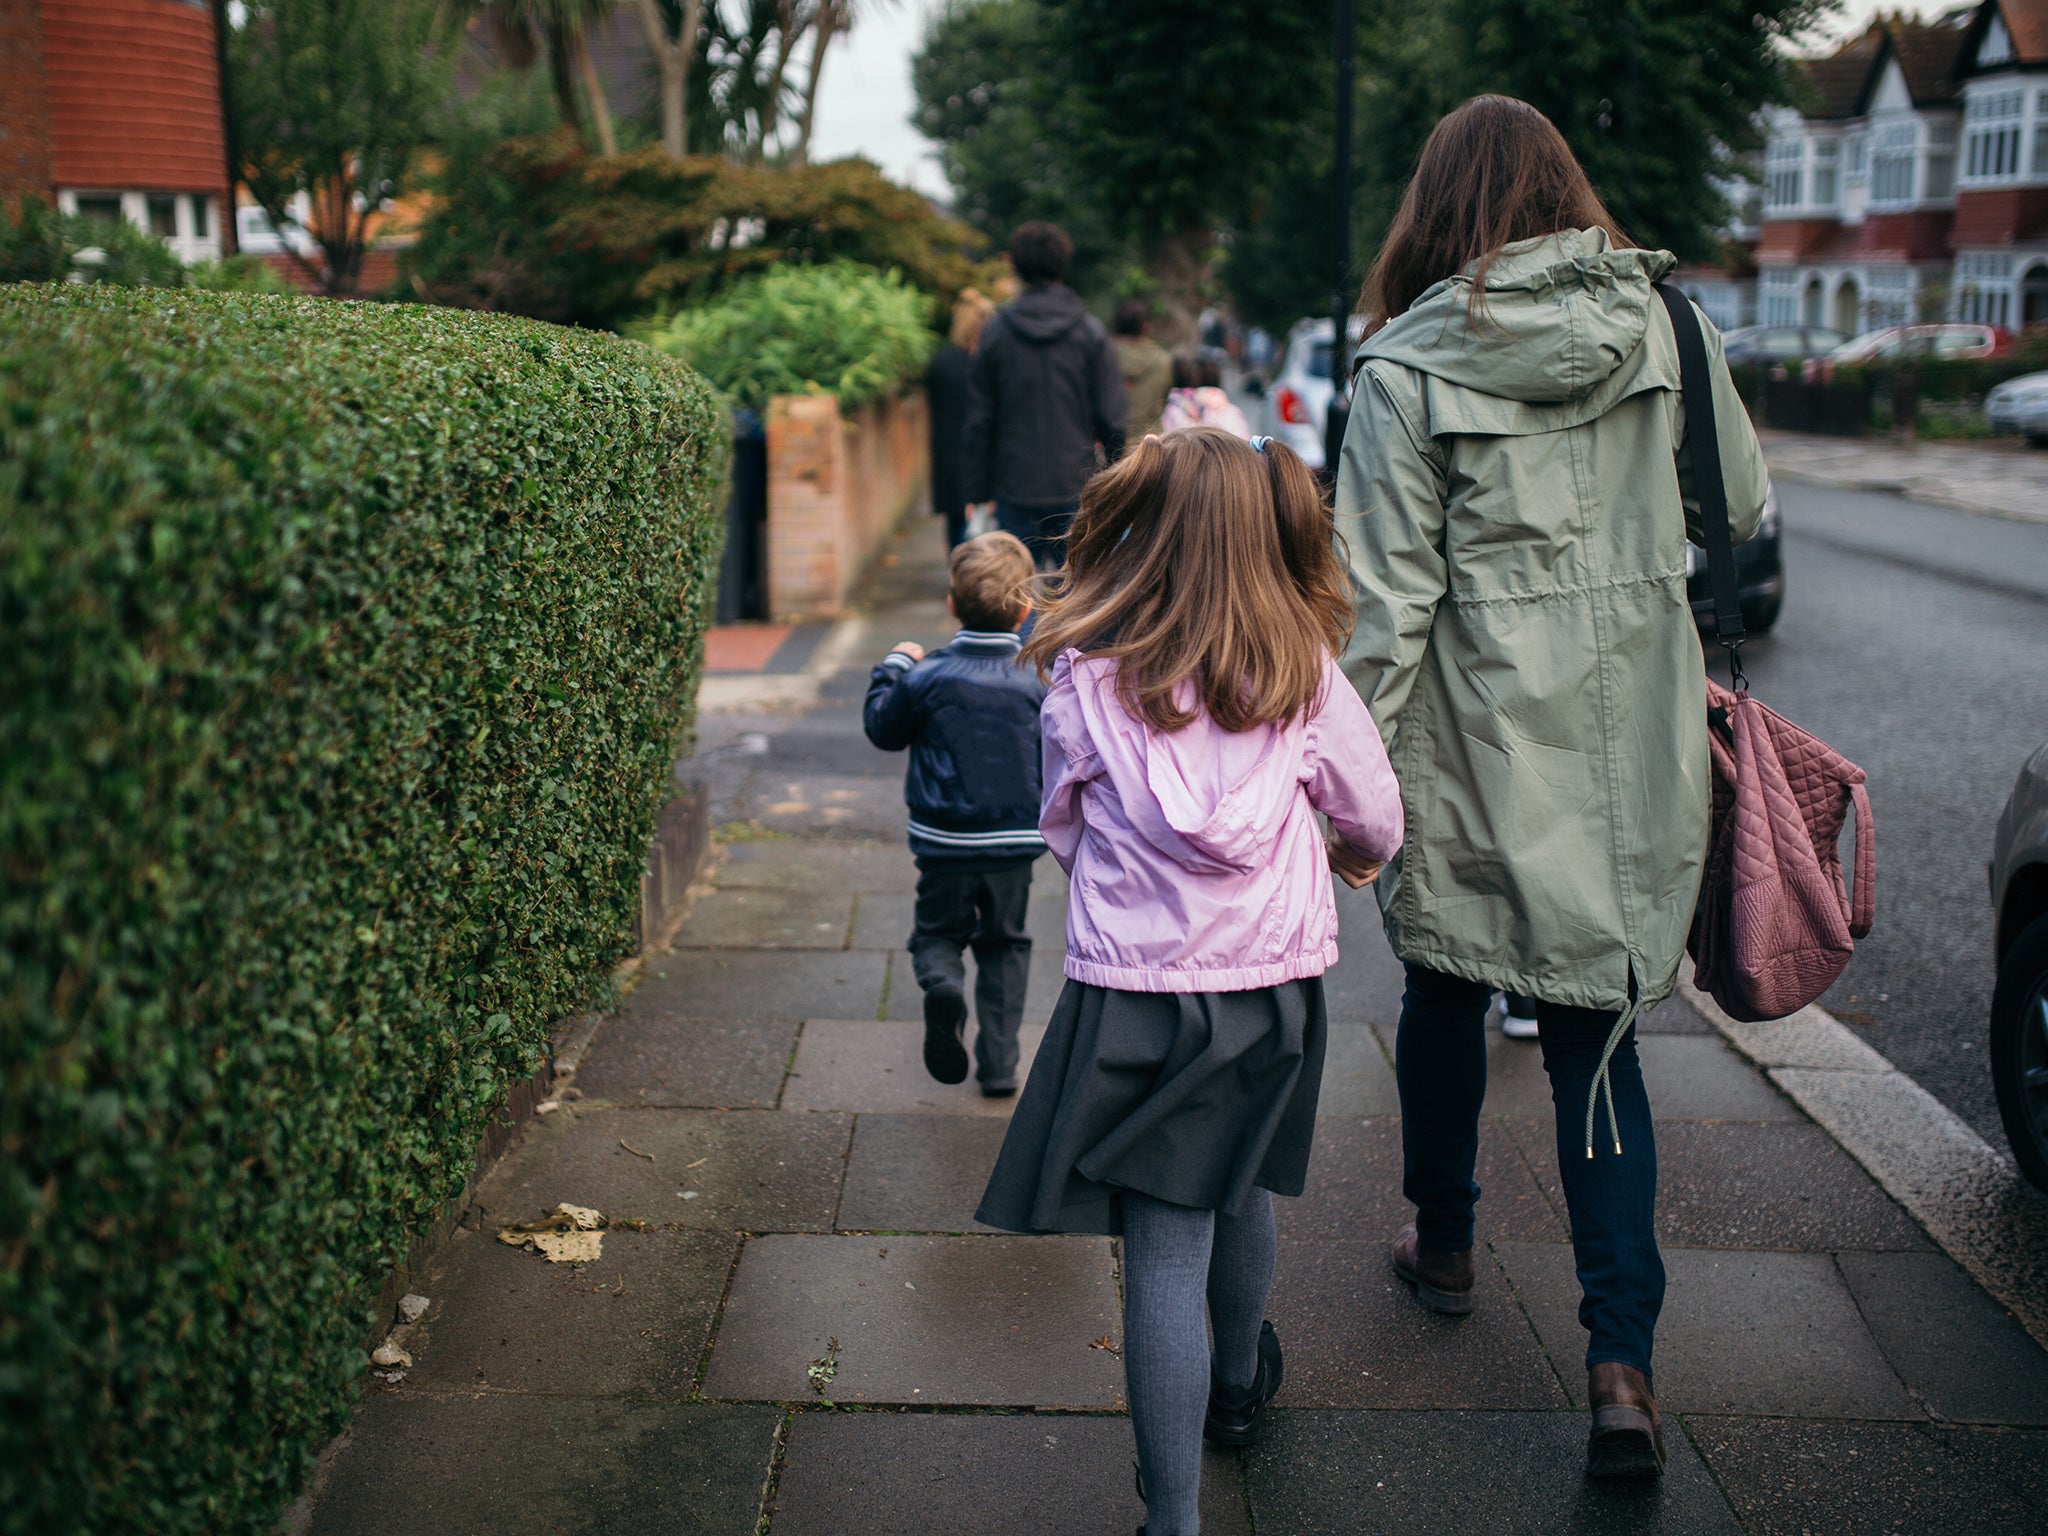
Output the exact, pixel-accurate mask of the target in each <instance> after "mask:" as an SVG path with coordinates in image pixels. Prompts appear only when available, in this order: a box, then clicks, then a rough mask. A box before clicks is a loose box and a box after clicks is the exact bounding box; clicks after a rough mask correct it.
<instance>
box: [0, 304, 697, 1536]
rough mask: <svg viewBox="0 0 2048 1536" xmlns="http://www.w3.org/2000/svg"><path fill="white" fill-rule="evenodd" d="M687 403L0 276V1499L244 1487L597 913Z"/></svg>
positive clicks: (675, 384)
mask: <svg viewBox="0 0 2048 1536" xmlns="http://www.w3.org/2000/svg"><path fill="white" fill-rule="evenodd" d="M723 443H724V437H723V432H722V430H721V424H720V421H719V419H718V416H717V413H716V407H715V404H714V399H713V396H712V395H711V392H710V391H709V390H708V389H707V388H706V387H705V386H704V385H703V383H702V382H701V381H700V380H698V379H697V378H696V377H695V376H694V375H692V374H691V373H690V372H689V371H688V370H687V369H685V368H683V367H682V366H680V365H679V364H676V363H674V362H672V361H670V360H667V359H664V358H661V357H658V356H656V355H655V354H654V353H652V352H650V351H649V350H648V349H646V348H645V347H642V346H640V345H638V344H636V343H632V342H628V341H624V340H621V339H619V338H617V337H613V336H605V335H599V334H593V333H584V332H572V331H564V330H558V329H556V328H554V327H551V326H547V325H542V324H538V323H535V322H531V321H525V320H515V319H510V318H507V317H503V316H491V315H480V314H473V313H465V312H458V311H447V310H427V309H416V308H409V307H408V308H401V307H385V306H375V305H366V304H337V303H332V302H327V301H320V300H306V299H292V298H275V297H266V296H250V295H226V294H195V293H191V292H160V291H141V292H137V291H132V290H115V289H106V288H79V287H66V286H17V287H13V288H0V647H4V653H5V656H6V665H5V666H4V667H0V1074H4V1076H0V1528H4V1529H5V1530H6V1531H9V1532H23V1533H25V1532H29V1531H34V1532H37V1533H39V1536H48V1533H54V1532H66V1531H95V1532H110V1531H126V1530H146V1531H150V1532H155V1533H173V1532H202V1531H203V1532H209V1533H212V1532H227V1531H254V1530H260V1529H264V1528H266V1527H267V1526H268V1524H269V1523H270V1521H271V1520H272V1519H273V1518H274V1516H275V1513H276V1510H277V1509H278V1507H279V1506H280V1504H281V1503H282V1502H283V1501H284V1500H285V1499H287V1498H288V1497H289V1496H290V1495H291V1493H292V1492H293V1491H294V1489H295V1488H296V1486H297V1483H298V1481H299V1479H300V1477H301V1475H302V1472H303V1469H304V1466H305V1463H306V1458H307V1457H308V1456H309V1455H310V1453H311V1452H312V1451H313V1450H314V1449H315V1448H316V1447H317V1446H318V1444H319V1443H320V1441H321V1440H322V1439H323V1438H324V1437H325V1436H326V1435H328V1434H329V1433H331V1432H332V1431H333V1430H334V1429H335V1428H336V1427H337V1426H338V1424H339V1423H340V1421H341V1419H342V1417H343V1416H344V1415H345V1413H346V1411H347V1405H348V1402H349V1400H350V1397H351V1394H352V1392H353V1390H354V1385H355V1383H356V1382H357V1380H358V1379H359V1377H360V1374H361V1371H362V1368H363V1363H364V1362H363V1358H362V1353H361V1351H362V1345H363V1341H364V1339H365V1338H366V1336H368V1335H369V1333H370V1331H371V1319H370V1318H369V1316H368V1311H367V1309H368V1306H369V1304H370V1303H371V1301H372V1300H373V1299H374V1298H375V1296H376V1295H377V1292H378V1288H379V1286H380V1284H381V1281H382V1278H383V1276H384V1275H385V1274H386V1273H387V1271H388V1269H389V1266H390V1263H391V1262H392V1260H393V1259H394V1258H395V1257H396V1256H399V1255H401V1254H402V1253H403V1251H404V1249H405V1247H406V1244H407V1242H408V1240H409V1237H410V1234H411V1233H412V1232H413V1231H414V1230H415V1229H416V1228H417V1226H418V1225H419V1224H420V1223H421V1222H422V1221H423V1220H424V1219H425V1218H427V1217H428V1216H430V1215H431V1214H432V1213H433V1212H434V1211H435V1210H436V1209H437V1208H438V1207H439V1205H440V1203H441V1202H443V1201H444V1200H446V1199H447V1198H448V1197H450V1196H451V1195H453V1194H455V1193H457V1192H458V1191H459V1190H460V1189H461V1188H462V1186H463V1183H464V1181H465V1178H466V1176H467V1174H468V1172H469V1159H470V1157H471V1154H472V1152H473V1149H474V1147H475V1143H476V1139H477V1136H478V1134H479V1132H480V1130H481V1128H482V1126H483V1124H484V1121H485V1119H486V1117H487V1115H488V1113H489V1112H490V1109H491V1106H492V1105H493V1104H494V1103H495V1102H496V1100H497V1099H498V1096H499V1094H500V1093H501V1091H502V1089H503V1087H504V1085H505V1083H506V1082H507V1080H508V1079H511V1078H514V1077H516V1076H521V1075H524V1074H526V1073H528V1072H530V1071H531V1070H532V1068H533V1067H534V1066H535V1065H536V1064H537V1062H538V1060H539V1058H540V1056H541V1054H542V1052H543V1050H544V1047H545V1040H546V1034H547V1030H548V1027H549V1025H550V1024H551V1023H552V1022H553V1021H554V1020H556V1019H559V1018H561V1017H563V1016H565V1015H567V1014H570V1013H573V1012H574V1011H576V1010H577V1009H578V1008H579V1007H581V1006H583V1005H584V1004H585V1003H586V1002H588V1001H589V1000H590V999H591V997H592V996H593V994H594V992H596V991H599V990H601V989H602V988H603V987H604V985H605V984H606V978H607V977H608V975H609V972H610V968H611V967H612V965H613V964H614V963H615V962H616V961H617V960H618V959H619V958H620V957H621V956H622V955H623V954H625V953H626V952H627V950H628V949H629V948H630V943H631V933H632V922H633V918H634V915H635V913H636V912H637V910H638V895H639V879H640V874H641V870H642V868H643V861H644V856H645V851H646V847H647V841H648V838H649V836H650V835H651V833H652V831H653V827H654V823H655V818H656V816H657V814H658V812H659V809H660V807H661V805H662V804H663V803H664V801H665V800H666V799H667V798H668V795H669V793H670V774H671V769H672V765H673V762H674V759H675V754H676V751H677V748H678V746H679V742H680V738H681V737H682V735H683V733H684V732H685V730H686V728H687V724H688V719H689V713H690V707H691V701H692V699H693V697H694V693H695V685H696V678H697V671H698V665H699V658H700V656H701V650H702V643H701V642H702V633H703V624H704V613H705V606H706V605H705V597H706V593H707V586H708V582H709V579H710V573H711V571H712V569H713V567H714V563H715V560H716V556H717V531H716V530H717V522H716V520H715V519H714V517H713V515H712V514H713V510H714V505H715V499H716V498H715V492H716V487H717V483H718V480H719V477H720V474H721V472H722V458H721V455H722V452H723Z"/></svg>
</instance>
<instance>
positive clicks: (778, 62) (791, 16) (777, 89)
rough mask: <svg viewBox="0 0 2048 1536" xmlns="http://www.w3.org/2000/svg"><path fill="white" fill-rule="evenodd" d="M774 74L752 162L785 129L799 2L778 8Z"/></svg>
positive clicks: (791, 0)
mask: <svg viewBox="0 0 2048 1536" xmlns="http://www.w3.org/2000/svg"><path fill="white" fill-rule="evenodd" d="M775 12H776V18H777V19H776V23H775V72H774V74H772V75H771V76H769V79H768V92H767V96H766V98H765V99H764V100H763V101H762V103H761V142H760V143H758V144H756V145H755V146H754V153H753V157H752V158H753V159H754V160H756V161H759V160H760V158H761V157H762V156H763V155H765V154H766V153H767V152H768V148H769V146H770V145H771V144H772V143H773V142H774V140H775V135H776V134H777V133H778V132H779V131H780V130H781V128H782V82H783V81H784V80H786V79H788V78H789V54H790V50H791V49H792V48H794V47H795V46H796V34H797V30H798V28H797V9H796V0H781V3H780V4H779V5H777V6H776V8H775Z"/></svg>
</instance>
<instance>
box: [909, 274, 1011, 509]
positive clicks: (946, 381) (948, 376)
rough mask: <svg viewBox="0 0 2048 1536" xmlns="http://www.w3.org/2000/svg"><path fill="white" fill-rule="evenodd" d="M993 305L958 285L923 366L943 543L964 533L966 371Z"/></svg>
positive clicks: (934, 498)
mask: <svg viewBox="0 0 2048 1536" xmlns="http://www.w3.org/2000/svg"><path fill="white" fill-rule="evenodd" d="M995 312H996V307H995V305H993V304H991V303H990V302H989V301H988V299H987V297H986V296H985V295H984V294H983V293H982V292H981V290H980V289H978V288H962V289H961V290H960V292H959V294H958V295H957V296H955V298H954V300H953V324H952V327H951V328H950V330H949V331H948V332H947V336H946V344H945V345H944V346H942V347H940V348H939V349H938V350H937V351H936V352H934V353H933V354H932V360H931V364H930V366H928V367H927V368H926V369H925V371H924V398H925V411H926V414H927V416H928V417H929V420H930V425H931V445H932V511H933V512H935V513H937V514H938V515H939V516H940V517H943V518H944V519H945V520H946V548H948V549H955V548H957V547H958V546H959V544H960V542H961V541H962V540H963V539H965V538H966V537H967V493H966V490H965V489H964V482H963V480H962V478H961V473H960V456H961V450H962V448H963V447H964V445H965V443H966V438H967V374H968V370H969V369H970V368H972V366H973V359H974V348H975V344H976V343H977V342H979V341H980V340H981V330H982V327H983V326H984V325H986V324H987V323H988V317H989V316H990V315H992V314H994V313H995Z"/></svg>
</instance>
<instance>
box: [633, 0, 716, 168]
mask: <svg viewBox="0 0 2048 1536" xmlns="http://www.w3.org/2000/svg"><path fill="white" fill-rule="evenodd" d="M681 5H682V11H683V32H682V36H681V37H677V38H671V37H670V36H669V35H668V28H667V27H666V26H665V25H664V24H663V23H662V19H661V5H660V0H640V24H641V26H642V27H643V28H644V29H645V30H646V33H647V46H648V47H649V48H651V49H653V50H654V63H655V67H656V68H658V69H659V70H660V71H661V147H662V148H663V149H665V150H667V151H668V152H669V153H670V154H671V155H674V156H675V157H676V158H677V159H678V160H680V159H682V157H683V156H684V155H686V154H688V153H689V152H690V117H689V105H690V63H691V61H692V60H693V59H694V58H695V57H696V55H697V28H698V25H699V24H700V23H701V22H702V21H703V19H704V0H681Z"/></svg>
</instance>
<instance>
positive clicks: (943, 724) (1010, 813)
mask: <svg viewBox="0 0 2048 1536" xmlns="http://www.w3.org/2000/svg"><path fill="white" fill-rule="evenodd" d="M1021 643H1022V642H1021V641H1019V639H1018V638H1017V636H1015V635H1014V634H996V633H990V632H986V631H981V630H972V629H963V630H961V631H960V633H959V634H958V635H956V636H955V637H954V639H953V643H952V644H951V645H947V646H942V647H941V648H940V649H938V650H936V651H932V652H930V653H929V654H927V655H926V656H925V658H924V660H922V661H920V662H917V663H915V664H913V663H912V662H911V659H910V658H909V657H908V656H906V655H904V654H903V653H902V652H901V651H891V652H890V653H889V654H888V655H887V656H884V657H883V658H882V661H881V664H880V665H879V666H877V667H876V668H875V670H874V672H873V674H872V676H871V677H870V679H869V682H868V697H867V703H866V705H865V706H864V708H863V709H862V712H861V720H862V723H863V724H864V725H865V726H866V728H867V733H868V740H869V741H872V742H873V743H874V744H875V745H876V746H878V747H880V748H881V749H882V750H883V751H884V752H900V751H902V750H903V749H904V748H905V747H908V748H909V749H910V771H909V772H908V773H906V774H905V775H904V778H903V799H904V802H905V803H906V804H907V805H908V806H909V807H910V851H911V852H912V853H913V854H915V855H916V856H917V859H918V862H919V863H920V864H927V863H930V864H945V865H947V866H949V867H955V868H976V867H980V868H988V867H993V866H996V865H1001V864H1008V863H1014V862H1015V861H1017V860H1019V859H1035V858H1037V857H1038V855H1040V854H1041V853H1043V852H1045V840H1044V839H1043V838H1041V837H1040V836H1039V835H1038V790H1039V776H1040V764H1039V756H1038V706H1039V705H1040V704H1041V703H1042V702H1043V701H1044V699H1045V684H1044V683H1043V682H1041V681H1040V680H1039V677H1038V673H1037V671H1036V669H1034V668H1032V667H1030V666H1027V665H1025V664H1023V663H1022V662H1020V661H1019V660H1018V659H1017V650H1018V647H1019V645H1020V644H1021Z"/></svg>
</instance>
